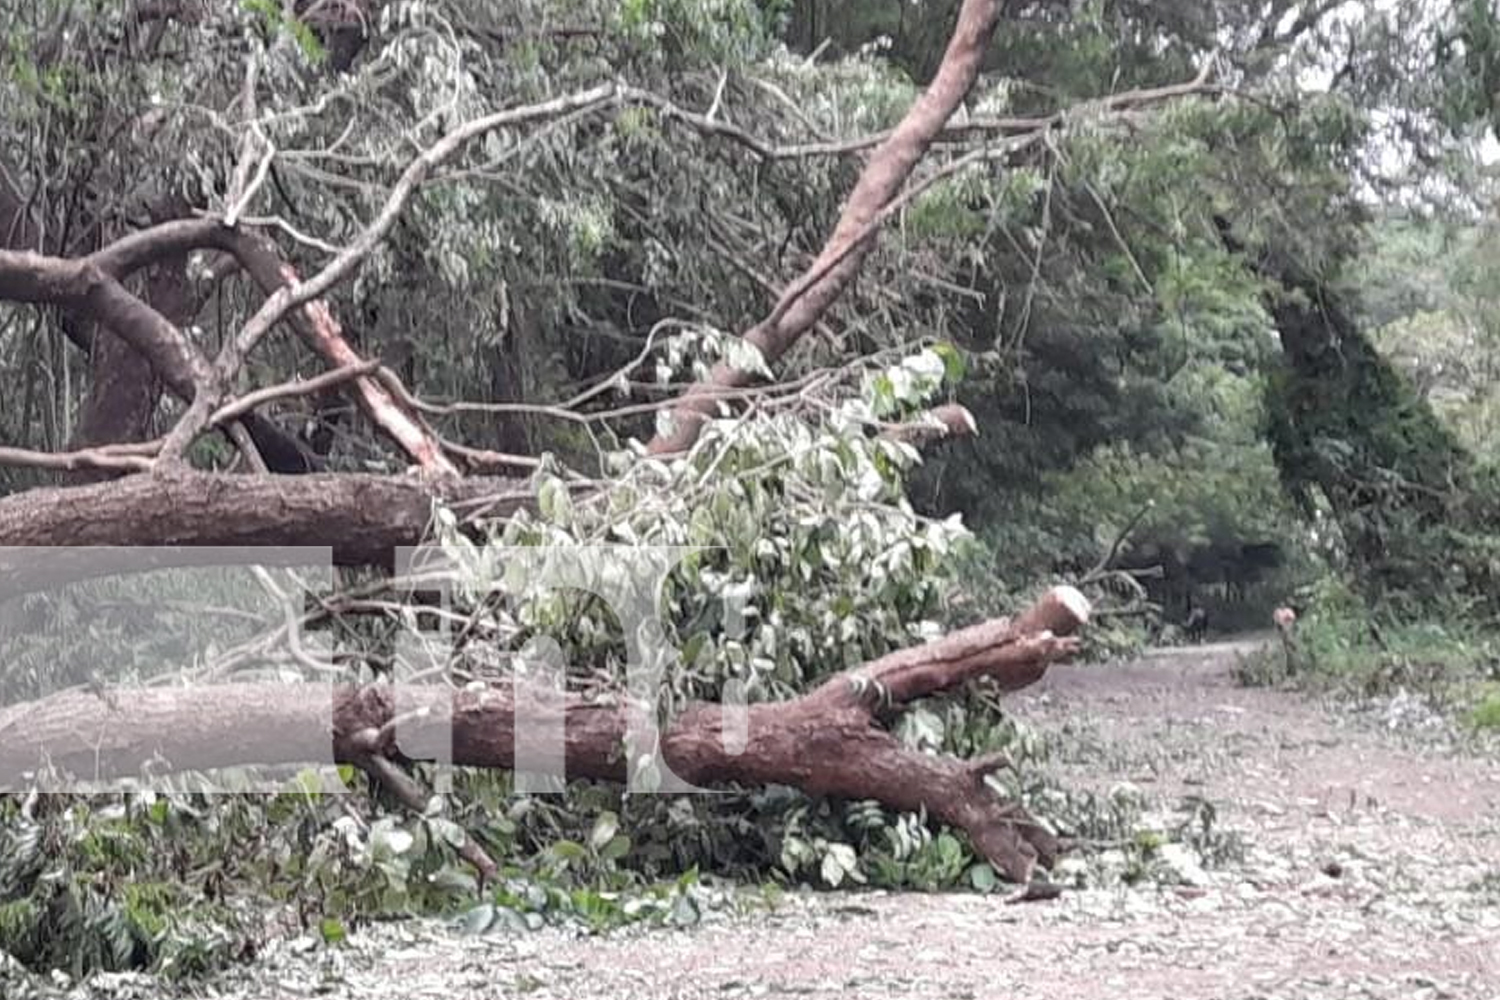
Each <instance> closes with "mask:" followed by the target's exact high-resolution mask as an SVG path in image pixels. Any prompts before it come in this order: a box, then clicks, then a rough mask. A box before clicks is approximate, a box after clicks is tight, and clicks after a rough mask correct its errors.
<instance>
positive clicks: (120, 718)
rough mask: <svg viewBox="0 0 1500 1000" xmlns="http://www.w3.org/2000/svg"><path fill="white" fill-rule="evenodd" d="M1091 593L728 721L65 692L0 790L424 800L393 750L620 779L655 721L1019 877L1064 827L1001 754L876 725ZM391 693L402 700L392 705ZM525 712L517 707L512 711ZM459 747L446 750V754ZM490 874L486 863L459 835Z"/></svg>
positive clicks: (695, 711) (698, 756)
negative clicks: (960, 838) (967, 754)
mask: <svg viewBox="0 0 1500 1000" xmlns="http://www.w3.org/2000/svg"><path fill="white" fill-rule="evenodd" d="M1088 613H1089V605H1088V601H1087V600H1086V599H1085V598H1084V597H1083V595H1082V594H1080V593H1079V592H1078V591H1076V590H1074V589H1072V588H1070V587H1059V588H1055V589H1053V590H1051V591H1049V592H1048V593H1047V594H1046V595H1044V596H1043V597H1042V599H1041V600H1040V601H1038V602H1037V603H1036V604H1035V605H1034V606H1032V607H1031V608H1030V609H1029V610H1027V611H1026V612H1025V613H1023V614H1021V615H1019V616H1018V617H1016V618H1015V619H1013V620H1003V619H1002V620H996V621H990V622H985V623H983V624H979V625H974V626H971V627H969V628H966V629H962V630H960V631H958V632H954V633H953V634H951V635H949V636H947V637H945V638H943V639H941V640H938V641H936V642H932V643H928V644H926V645H922V646H916V647H912V648H910V649H905V650H901V651H899V652H896V653H892V654H890V655H888V656H885V657H882V658H880V659H878V660H875V661H873V662H871V663H867V664H864V665H862V666H860V667H856V668H854V669H852V670H849V671H847V672H845V673H842V674H838V675H836V676H834V677H832V678H830V679H829V680H827V681H825V682H824V683H822V684H821V685H819V686H818V687H816V688H815V689H813V690H812V691H810V692H808V693H807V694H805V695H803V696H801V697H799V698H795V699H793V700H790V701H785V702H773V703H762V704H754V705H750V706H748V707H746V709H745V715H744V716H743V718H742V720H733V723H734V725H735V727H736V728H737V726H738V723H739V722H740V721H743V722H744V729H743V732H738V733H736V734H735V735H734V736H731V735H730V734H729V733H728V732H727V730H728V729H729V728H730V727H731V718H730V713H731V712H732V711H734V709H729V708H726V706H724V705H722V704H705V703H696V704H692V705H689V706H688V707H687V708H686V709H685V710H684V711H682V712H681V713H680V714H678V715H677V717H676V718H674V719H672V720H670V721H668V722H667V723H666V725H665V727H664V728H662V729H661V730H660V731H659V732H658V731H656V722H655V720H653V719H652V718H651V717H650V712H649V710H648V709H647V707H646V706H643V705H641V704H639V703H636V702H631V701H626V700H611V701H608V702H603V703H601V702H594V701H586V700H583V699H580V698H578V697H573V696H564V695H562V694H554V693H551V692H536V691H528V690H526V689H521V690H519V691H518V690H517V689H516V688H515V687H514V686H505V687H495V688H489V689H483V690H473V689H462V690H454V689H452V688H451V687H448V686H446V685H437V684H429V685H421V686H404V687H402V688H401V689H400V693H399V697H398V696H397V695H396V694H395V692H394V689H392V688H391V687H389V686H386V685H368V686H361V687H356V686H350V685H340V686H337V687H329V686H326V685H325V686H321V687H308V686H304V685H297V684H278V683H245V684H220V685H208V686H194V687H189V688H131V689H111V690H107V691H68V692H63V693H60V694H57V695H53V696H51V697H48V698H45V699H42V700H40V701H37V702H32V703H28V704H21V705H13V706H11V707H9V708H5V709H3V710H0V787H4V786H6V785H15V784H18V783H20V784H23V785H24V783H25V782H26V781H27V780H28V777H29V775H28V773H29V772H35V771H37V770H38V769H41V768H45V769H50V770H52V771H54V772H61V773H64V774H68V775H71V776H74V777H77V778H80V779H83V780H86V781H99V780H115V779H119V778H123V777H128V776H138V775H139V774H141V772H142V771H143V770H149V771H151V772H152V773H155V774H161V773H164V772H166V771H170V770H171V769H172V768H174V767H188V768H191V769H195V770H198V769H208V768H223V767H241V766H246V765H276V764H307V763H317V762H333V763H350V764H355V765H358V766H359V767H360V768H362V769H364V770H366V771H369V772H370V773H372V774H375V775H377V776H379V777H381V778H382V779H384V780H392V781H395V782H396V783H398V784H399V785H401V787H402V788H403V789H404V790H405V791H404V797H409V798H412V799H414V800H415V801H414V803H413V804H420V803H421V802H424V801H425V796H421V795H419V794H417V793H416V791H415V789H414V788H413V787H412V786H411V784H410V783H409V781H408V780H407V779H404V778H403V777H402V774H401V772H400V771H399V770H398V769H397V768H396V766H395V762H397V761H402V760H408V759H413V758H418V759H421V758H426V759H431V757H432V756H433V755H434V751H435V755H436V756H437V757H438V758H439V759H443V760H451V762H452V763H453V764H455V765H459V766H469V767H494V768H507V769H510V768H514V767H515V766H516V764H517V761H518V759H534V757H533V755H532V754H531V753H529V751H531V750H533V749H534V748H532V747H529V746H528V742H527V741H528V738H529V734H532V733H537V732H541V733H556V732H560V733H562V734H563V745H562V751H563V753H562V759H563V761H564V762H565V768H566V773H565V774H564V775H560V776H559V777H565V778H591V779H597V780H606V781H625V780H626V779H627V777H628V774H627V769H628V766H629V763H628V760H627V755H626V754H625V753H623V752H622V748H623V747H625V746H626V744H627V737H629V736H630V735H631V734H632V733H642V732H644V733H654V734H655V737H656V738H655V744H656V746H657V747H658V748H659V754H660V758H661V761H662V763H663V764H664V765H665V767H666V768H667V769H669V770H670V772H671V773H672V774H674V775H676V776H677V777H678V778H681V779H682V780H683V781H686V782H688V783H689V784H691V785H696V786H712V785H723V784H728V783H733V784H741V785H760V784H773V783H774V784H784V785H791V786H793V787H796V788H800V789H802V790H803V791H805V792H808V793H810V794H814V795H827V796H833V797H837V798H846V799H875V800H877V801H880V802H882V803H884V804H886V805H888V806H890V807H892V808H894V809H897V810H901V811H906V812H918V811H925V812H926V813H927V814H929V815H931V816H934V817H936V818H938V819H940V820H942V821H944V822H946V823H949V824H952V825H953V826H955V827H957V828H958V829H961V830H963V831H965V832H966V833H967V834H968V836H969V837H970V839H971V841H972V842H973V844H974V847H975V849H976V850H977V851H978V853H980V854H981V855H983V856H984V857H985V858H986V859H987V860H988V861H989V862H990V863H991V864H993V865H994V866H995V868H996V869H997V870H998V871H1001V872H1003V873H1004V874H1005V875H1006V876H1008V877H1009V878H1012V879H1014V880H1016V881H1018V882H1024V881H1027V880H1029V878H1030V876H1031V873H1032V870H1033V868H1034V867H1035V866H1036V865H1037V864H1038V863H1041V864H1044V865H1050V864H1051V862H1052V861H1053V860H1054V859H1055V858H1056V857H1057V855H1058V852H1059V850H1060V848H1061V844H1060V843H1059V841H1058V839H1057V838H1056V837H1055V836H1053V835H1052V834H1051V833H1049V832H1048V831H1047V830H1046V829H1045V828H1043V827H1042V826H1040V825H1039V824H1037V823H1036V822H1035V821H1034V820H1033V819H1032V818H1031V817H1030V816H1029V815H1028V814H1027V813H1026V811H1025V810H1024V809H1022V808H1020V807H1019V806H1018V805H1016V804H1015V803H1011V802H1006V801H1004V800H1003V799H1002V798H1001V797H1000V796H999V795H998V794H997V793H996V791H995V790H994V789H992V788H990V787H989V786H988V784H987V783H986V781H985V779H986V778H987V777H988V776H989V775H990V774H992V773H994V772H995V771H997V770H999V769H1001V768H1004V767H1005V766H1007V760H1006V758H1005V757H1004V756H998V755H997V756H993V757H984V758H979V759H975V760H960V759H956V758H951V757H940V756H934V755H931V754H927V753H922V752H919V751H914V750H911V749H908V748H907V747H905V746H904V745H902V743H901V742H900V741H899V740H898V739H897V738H896V737H895V736H894V735H892V733H891V732H890V730H889V729H888V728H887V727H886V725H884V724H882V723H883V721H885V720H886V718H887V717H888V715H889V713H890V709H892V708H894V707H897V706H906V705H908V704H910V703H912V702H914V701H916V700H918V699H921V698H925V697H928V696H931V695H934V694H938V693H941V692H943V691H947V690H950V689H952V688H955V687H958V686H959V685H962V684H964V683H967V682H970V681H974V680H978V679H981V678H986V679H988V680H990V681H992V682H994V683H995V684H996V685H998V686H999V687H1000V688H1002V689H1005V690H1014V689H1016V688H1020V687H1024V686H1026V685H1028V684H1031V683H1034V682H1035V681H1037V680H1039V679H1041V677H1042V676H1043V675H1044V673H1045V672H1046V669H1047V666H1048V665H1049V664H1050V663H1053V662H1055V661H1057V660H1059V659H1062V658H1064V657H1066V656H1068V655H1069V654H1071V653H1072V652H1074V650H1076V648H1077V640H1076V638H1073V637H1072V636H1073V633H1075V632H1076V631H1077V630H1078V629H1079V628H1080V627H1081V626H1082V625H1083V624H1084V623H1085V622H1086V621H1087V619H1088ZM398 700H399V713H398V704H397V703H398ZM518 713H520V717H521V718H523V719H524V720H525V721H524V722H522V723H520V724H518V722H517V719H518ZM450 751H451V756H450ZM469 852H470V853H469V855H468V856H469V859H470V860H471V861H472V862H474V863H475V864H476V866H478V867H479V868H480V870H481V872H482V873H484V874H486V875H489V874H493V872H494V864H493V862H491V861H489V859H488V858H487V857H485V856H484V855H483V853H482V852H481V851H478V850H477V849H476V848H474V846H473V845H472V843H471V844H470V845H469Z"/></svg>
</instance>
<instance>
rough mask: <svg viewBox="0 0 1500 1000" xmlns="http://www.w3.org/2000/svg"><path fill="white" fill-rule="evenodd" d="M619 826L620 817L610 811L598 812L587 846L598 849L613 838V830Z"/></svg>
mask: <svg viewBox="0 0 1500 1000" xmlns="http://www.w3.org/2000/svg"><path fill="white" fill-rule="evenodd" d="M619 828H620V818H619V817H618V816H616V815H615V814H614V813H612V812H604V813H600V814H599V818H598V819H596V820H594V829H593V831H592V832H591V833H590V834H589V846H590V847H592V848H593V849H594V850H596V851H598V850H600V849H602V848H603V847H604V845H605V844H608V843H609V842H610V841H611V840H613V839H614V836H615V832H616V831H617V830H619Z"/></svg>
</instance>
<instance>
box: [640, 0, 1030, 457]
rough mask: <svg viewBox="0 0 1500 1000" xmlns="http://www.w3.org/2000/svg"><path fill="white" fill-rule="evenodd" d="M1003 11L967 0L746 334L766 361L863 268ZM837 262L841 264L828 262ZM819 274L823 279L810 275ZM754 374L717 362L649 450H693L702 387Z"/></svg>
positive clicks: (702, 413) (970, 79)
mask: <svg viewBox="0 0 1500 1000" xmlns="http://www.w3.org/2000/svg"><path fill="white" fill-rule="evenodd" d="M999 14H1000V5H999V3H998V0H964V3H963V6H962V7H961V8H959V12H958V23H957V24H956V25H955V26H954V29H953V37H952V38H951V40H950V41H949V43H948V50H947V52H946V53H945V54H944V55H943V61H942V64H941V65H940V66H939V67H938V71H937V75H936V76H935V77H934V78H933V80H932V83H931V84H929V85H928V87H927V90H926V91H924V92H923V94H922V96H921V97H920V98H918V100H917V102H916V103H915V104H913V105H912V107H911V109H910V110H909V111H908V112H907V113H906V117H904V118H903V119H902V120H901V123H900V124H899V125H897V126H896V128H895V130H894V131H892V132H891V135H890V137H889V138H888V139H886V140H885V141H884V142H882V143H881V144H880V146H879V148H878V149H876V150H875V152H874V153H872V154H871V156H870V162H869V163H868V165H866V167H865V169H864V172H863V173H862V174H860V178H859V181H858V182H857V183H856V184H855V186H854V190H853V191H852V192H850V194H849V198H848V200H847V201H846V202H845V203H844V211H843V214H842V215H840V217H839V221H838V225H837V226H836V227H835V228H834V231H833V235H832V236H831V237H830V238H829V240H828V243H827V244H826V245H825V246H824V247H823V252H822V253H820V254H819V255H818V258H817V260H815V261H814V262H813V264H812V266H811V267H810V268H809V269H808V271H807V273H806V274H805V275H804V276H803V277H802V278H801V279H799V280H797V281H794V282H793V283H792V284H791V285H789V286H788V287H787V289H786V290H785V291H784V292H783V293H782V295H781V298H780V299H779V300H778V301H777V303H776V306H775V307H774V308H773V309H772V311H771V314H770V316H768V317H767V318H766V319H765V320H762V321H761V322H760V323H758V324H756V325H755V326H753V327H751V328H750V330H749V331H747V332H746V334H745V340H746V341H747V342H748V343H750V344H751V345H753V346H754V347H755V348H756V349H757V350H759V351H760V353H761V356H762V357H763V358H764V359H765V361H766V363H767V364H771V363H774V362H775V361H776V360H778V359H779V358H781V357H782V356H783V355H784V354H786V352H787V351H789V350H791V348H792V347H793V345H795V344H796V342H797V341H798V339H800V338H801V336H802V335H803V334H804V333H806V332H807V331H808V330H809V329H811V328H812V326H813V324H814V323H816V322H817V321H818V319H819V318H820V317H821V316H822V315H823V313H824V312H825V311H826V310H827V309H828V307H829V306H830V305H831V304H832V303H833V301H834V300H835V299H837V298H838V297H839V295H840V294H842V293H843V290H844V288H845V287H846V286H847V285H848V284H849V282H850V281H851V280H852V279H853V277H854V275H855V274H856V273H857V272H858V270H859V265H860V263H861V261H862V260H863V259H864V257H865V255H866V254H867V253H868V252H869V249H870V246H871V237H872V236H873V232H874V230H873V229H872V228H871V223H872V222H874V221H875V219H876V218H877V216H879V215H880V213H881V211H882V210H883V209H884V208H885V207H886V205H888V204H889V203H890V202H891V201H892V200H893V199H894V198H895V197H896V196H897V195H898V194H899V193H900V191H901V187H902V185H903V184H905V183H906V180H907V178H908V177H910V176H911V173H912V171H913V170H914V169H915V168H916V165H917V163H918V161H920V160H921V158H922V156H923V154H925V153H926V152H927V149H928V148H929V147H930V146H931V145H932V143H933V141H934V140H935V139H936V138H937V137H938V135H940V134H941V133H942V131H943V127H944V126H945V125H946V124H947V122H948V119H949V118H950V117H952V115H953V112H954V111H956V110H957V109H958V107H959V105H960V104H961V103H962V101H963V99H964V97H965V95H967V94H968V92H969V90H970V88H971V87H973V85H974V80H975V79H976V78H977V77H978V75H979V67H980V64H981V63H982V62H983V59H984V53H985V49H986V48H987V47H988V46H989V40H990V34H991V32H993V31H994V28H995V21H996V19H997V18H998V17H999ZM835 259H836V260H837V261H838V262H837V264H834V265H833V266H831V267H830V266H828V264H829V262H830V261H832V260H835ZM813 275H817V277H815V278H811V280H809V278H810V276H813ZM753 378H754V376H753V375H752V374H751V373H749V372H745V371H742V370H740V369H737V368H734V367H732V366H730V365H726V364H720V365H718V366H716V367H715V368H714V370H713V372H712V374H711V375H710V376H709V379H708V382H707V383H704V384H699V385H697V386H694V387H692V388H690V389H688V391H687V392H686V393H684V394H683V396H682V398H681V400H679V402H678V406H677V408H676V409H675V410H674V411H673V414H672V417H673V423H672V426H671V429H670V430H669V431H667V432H666V433H664V434H659V435H658V436H657V437H656V438H655V439H653V440H652V441H651V444H650V450H651V452H652V453H653V454H671V453H675V452H681V451H685V450H686V449H688V448H689V447H691V446H692V444H693V442H694V441H695V440H697V437H698V433H699V431H700V430H701V428H702V425H703V421H704V420H705V419H707V418H708V417H709V416H710V415H712V413H713V411H714V402H715V400H714V396H713V395H710V394H707V393H705V391H704V390H705V389H710V388H713V387H720V388H722V387H725V386H743V385H746V384H748V383H749V382H750V381H752V380H753Z"/></svg>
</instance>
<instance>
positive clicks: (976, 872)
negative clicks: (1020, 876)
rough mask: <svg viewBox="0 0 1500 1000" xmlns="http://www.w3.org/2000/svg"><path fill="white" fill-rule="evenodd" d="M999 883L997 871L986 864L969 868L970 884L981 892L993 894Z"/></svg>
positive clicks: (981, 863) (982, 863)
mask: <svg viewBox="0 0 1500 1000" xmlns="http://www.w3.org/2000/svg"><path fill="white" fill-rule="evenodd" d="M998 883H999V879H997V878H996V877H995V869H993V868H991V867H990V866H989V865H987V864H985V863H984V862H980V863H979V864H977V865H973V866H972V867H970V868H969V884H970V885H972V886H973V887H974V888H975V889H977V890H978V891H980V892H991V891H993V890H994V888H995V886H996V885H997V884H998Z"/></svg>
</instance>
